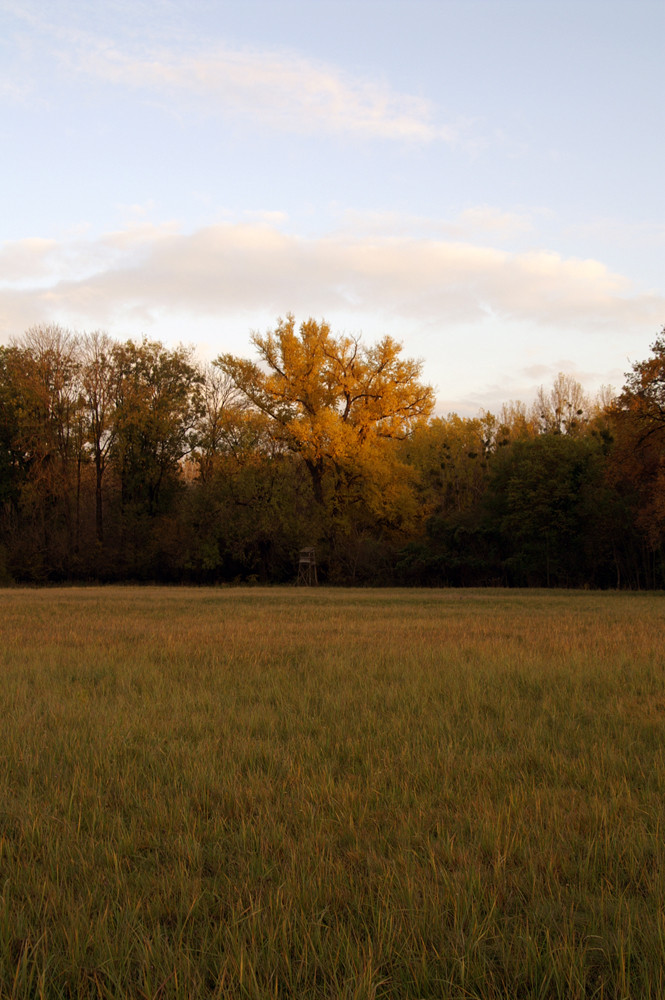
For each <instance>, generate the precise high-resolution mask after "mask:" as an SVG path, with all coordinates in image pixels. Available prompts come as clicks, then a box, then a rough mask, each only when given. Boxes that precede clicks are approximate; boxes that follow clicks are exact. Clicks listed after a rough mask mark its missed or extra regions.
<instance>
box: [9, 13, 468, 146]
mask: <svg viewBox="0 0 665 1000" xmlns="http://www.w3.org/2000/svg"><path fill="white" fill-rule="evenodd" d="M5 8H6V9H7V10H8V12H10V13H11V14H12V15H13V16H14V18H16V19H17V22H18V23H19V24H22V25H25V26H26V28H27V30H29V31H30V32H31V36H30V49H31V52H32V54H31V56H30V59H31V60H32V61H34V60H35V59H36V58H39V57H38V56H36V55H35V51H33V48H34V47H35V46H37V44H38V42H37V39H38V38H41V40H42V41H41V45H42V46H43V49H42V51H43V53H44V54H45V55H46V56H47V58H53V59H55V64H56V66H58V67H59V70H60V72H61V73H62V72H64V73H66V74H69V75H71V74H74V75H83V76H85V77H88V78H89V79H94V80H100V81H103V82H105V83H108V84H111V85H113V86H114V87H121V88H129V89H131V90H133V91H138V92H141V93H143V94H145V95H146V96H149V98H150V99H151V100H152V101H153V102H157V103H160V104H162V105H163V106H165V107H167V108H168V109H169V110H170V111H172V112H175V113H179V112H183V111H191V110H192V109H195V110H196V111H197V112H199V113H204V114H208V115H221V116H233V117H235V118H237V119H239V120H243V121H245V120H247V119H249V120H254V121H255V122H256V121H258V122H260V123H261V125H262V126H264V127H269V128H274V129H277V130H281V131H287V132H295V133H306V134H309V133H315V134H318V133H321V132H324V133H333V134H343V133H347V134H352V135H355V136H359V137H361V138H370V139H387V140H397V141H407V142H419V143H422V142H425V143H427V142H431V141H433V140H443V141H445V142H450V143H453V142H457V141H458V140H460V139H461V138H462V136H463V133H464V132H465V131H466V129H467V125H466V124H465V123H455V124H451V123H442V122H440V121H438V120H437V117H436V109H435V107H434V106H433V104H432V103H431V102H430V101H428V100H426V99H425V98H423V97H419V96H414V95H412V94H406V93H401V92H399V91H396V90H394V89H393V88H392V87H391V86H390V85H389V84H388V83H387V82H385V81H383V80H376V79H371V78H365V77H362V76H358V75H354V74H352V73H348V72H345V71H343V70H342V69H341V68H340V67H339V66H336V65H334V64H329V63H325V62H322V61H316V60H313V59H310V58H308V57H306V56H305V55H303V54H301V53H299V52H294V51H288V50H285V49H260V48H251V47H244V48H241V47H232V46H230V45H228V44H225V43H224V42H213V43H211V42H209V43H207V44H206V45H203V46H202V45H200V44H198V45H197V46H196V47H192V46H191V44H190V46H189V47H188V46H187V44H186V43H184V42H183V43H182V44H180V45H177V44H173V43H172V42H170V43H167V44H161V45H159V44H155V42H154V41H153V42H150V41H148V42H144V43H141V42H138V41H137V40H136V39H133V38H131V35H130V36H128V34H127V33H125V34H124V35H122V36H119V35H118V34H117V32H116V33H115V37H114V38H111V36H107V35H102V34H101V33H99V32H98V33H93V32H85V31H81V30H80V29H78V28H74V27H72V26H63V24H58V23H53V22H51V21H49V19H48V16H44V13H43V11H42V10H40V9H33V10H30V9H29V5H28V7H27V8H26V9H22V8H21V6H17V5H14V4H9V5H7V4H5ZM54 13H55V12H54ZM102 22H103V19H102ZM64 23H65V24H66V23H67V22H66V21H65V22H64ZM70 24H71V22H70ZM149 25H150V22H146V25H145V33H146V34H147V36H148V38H150V35H151V34H152V35H153V37H154V33H153V32H151V31H150V26H149ZM17 37H19V38H20V37H22V36H20V34H19V35H17ZM40 61H42V62H43V57H42V58H40ZM3 89H4V90H6V94H5V96H6V97H8V98H11V97H14V98H15V99H17V100H18V98H19V89H18V85H17V84H15V83H13V82H9V81H8V82H7V83H3V82H2V81H1V80H0V97H1V96H2V93H3ZM21 93H22V92H21Z"/></svg>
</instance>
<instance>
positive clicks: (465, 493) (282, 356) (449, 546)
mask: <svg viewBox="0 0 665 1000" xmlns="http://www.w3.org/2000/svg"><path fill="white" fill-rule="evenodd" d="M251 350H252V353H253V359H247V358H242V357H237V356H234V355H231V354H223V355H220V356H219V357H218V358H216V359H215V360H214V361H213V362H212V363H211V364H205V365H204V364H202V363H200V362H199V361H198V360H197V358H196V356H195V354H194V351H193V349H191V348H187V347H183V346H179V347H177V348H169V347H167V346H165V345H164V344H162V343H160V342H159V341H157V340H148V339H142V340H128V341H126V342H124V343H121V342H119V341H117V340H115V339H113V338H111V337H110V336H109V335H108V334H106V333H104V332H94V333H88V334H82V335H79V334H76V333H74V332H72V331H69V330H66V329H63V328H62V327H59V326H54V325H50V326H46V325H45V326H38V327H34V328H32V329H30V330H28V331H27V332H26V333H25V334H24V335H23V336H22V337H21V338H19V339H17V340H16V341H14V342H13V343H12V344H11V345H9V346H5V347H0V584H3V585H10V584H12V583H17V584H18V583H20V584H46V583H63V582H69V581H71V582H85V581H99V582H130V581H135V582H163V583H197V584H220V583H291V582H294V581H295V579H296V575H297V565H298V552H299V550H300V549H301V548H303V547H306V546H314V547H315V549H316V558H317V564H318V573H319V580H320V581H322V582H326V583H329V584H340V585H342V584H343V585H355V586H370V585H371V586H388V585H401V586H405V585H406V586H409V585H413V586H511V587H585V588H586V587H593V588H631V589H654V588H663V587H664V586H665V558H664V556H665V548H664V543H665V330H663V331H662V333H661V334H660V336H659V337H657V339H656V340H655V342H654V344H653V346H652V349H651V354H650V356H649V357H648V358H647V359H645V360H644V361H641V362H637V363H635V364H634V365H633V366H632V369H631V370H630V371H629V372H628V373H626V381H625V384H624V386H623V388H622V389H621V391H620V392H618V393H614V392H613V391H610V390H607V389H603V390H601V391H600V392H599V393H598V395H597V397H596V398H593V399H591V398H588V397H587V395H586V394H585V393H584V391H583V390H582V387H581V386H580V384H579V383H577V382H576V381H575V380H574V379H573V378H571V377H570V376H567V375H565V374H560V375H559V376H558V377H557V379H556V380H555V382H554V384H553V385H552V386H551V387H545V386H543V387H541V389H540V390H539V391H538V393H537V396H536V399H535V400H533V401H531V402H530V403H524V402H521V401H509V402H507V403H505V404H504V405H503V406H502V408H501V410H500V412H498V413H490V412H486V411H483V412H481V413H480V414H479V415H478V416H477V417H473V418H469V417H461V416H459V415H457V414H455V413H451V414H449V415H447V416H445V417H444V416H437V415H435V412H434V406H435V397H434V391H433V389H432V388H431V387H430V386H428V385H425V384H424V383H423V382H422V378H421V376H422V364H421V363H420V362H418V361H414V360H412V359H408V358H405V357H403V355H402V347H401V345H400V344H399V343H397V342H396V341H394V340H392V339H391V338H390V337H385V338H384V339H383V340H381V341H380V342H379V343H377V344H374V345H366V344H364V343H363V342H362V340H361V339H360V338H357V337H351V336H347V335H337V336H336V335H335V334H334V333H333V332H332V331H331V330H330V328H329V326H328V325H327V324H326V323H325V322H317V321H315V320H312V319H309V320H307V321H305V322H303V323H301V324H300V325H299V326H297V325H296V321H295V319H294V317H293V316H291V315H288V316H287V317H286V319H284V320H278V322H277V323H276V325H275V329H274V330H272V331H270V332H268V333H266V334H265V335H260V334H253V335H252V337H251Z"/></svg>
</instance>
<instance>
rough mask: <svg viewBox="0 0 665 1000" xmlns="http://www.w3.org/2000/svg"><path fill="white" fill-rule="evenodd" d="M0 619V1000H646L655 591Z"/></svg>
mask: <svg viewBox="0 0 665 1000" xmlns="http://www.w3.org/2000/svg"><path fill="white" fill-rule="evenodd" d="M0 615H1V618H0V621H1V622H2V625H1V629H2V648H1V649H0V670H1V686H0V691H1V694H0V697H1V699H2V701H1V704H0V727H1V728H0V733H1V740H0V890H1V891H0V997H3V998H4V997H16V998H27V997H40V996H41V997H49V998H51V997H53V998H56V997H63V998H64V997H72V998H73V997H145V998H158V997H160V998H161V997H163V998H167V997H223V998H235V997H256V998H259V997H313V998H317V997H330V998H333V997H334V998H337V997H348V998H351V997H354V998H365V997H367V998H370V997H376V998H379V997H386V998H388V997H390V998H397V997H400V998H401V997H405V998H406V997H408V998H417V997H437V998H439V997H451V998H463V997H464V998H468V997H478V998H483V1000H492V998H499V997H511V998H512V997H515V998H518V997H524V998H526V997H529V998H530V997H534V998H536V997H539V998H549V997H561V998H572V1000H574V998H583V997H584V998H586V997H598V998H600V997H602V998H617V1000H618V998H620V997H626V998H627V997H662V996H664V995H665V961H664V959H663V956H664V955H665V916H664V913H665V906H664V904H665V864H664V862H665V857H664V854H665V849H664V847H663V830H664V829H665V823H664V822H663V820H664V819H665V796H664V792H665V767H664V761H663V749H664V747H665V742H664V741H663V736H664V733H663V724H664V721H665V684H664V679H665V671H664V669H663V665H664V657H663V652H662V637H663V634H664V624H665V602H664V599H663V597H662V596H661V595H645V594H612V593H604V594H598V593H563V592H526V591H498V590H492V591H482V590H475V591H404V590H400V591H394V590H386V591H371V590H324V589H320V590H315V591H306V590H305V591H304V590H293V589H271V590H264V589H247V590H196V589H158V588H89V589H58V590H5V591H0Z"/></svg>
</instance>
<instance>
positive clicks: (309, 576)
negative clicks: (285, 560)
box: [297, 549, 319, 587]
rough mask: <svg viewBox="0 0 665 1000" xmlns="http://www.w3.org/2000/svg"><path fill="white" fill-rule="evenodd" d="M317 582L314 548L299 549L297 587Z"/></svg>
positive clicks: (308, 585) (313, 584) (309, 585)
mask: <svg viewBox="0 0 665 1000" xmlns="http://www.w3.org/2000/svg"><path fill="white" fill-rule="evenodd" d="M318 582H319V581H318V579H317V576H316V555H315V553H314V549H301V550H300V555H299V557H298V580H297V585H298V586H299V587H315V586H316V585H317V583H318Z"/></svg>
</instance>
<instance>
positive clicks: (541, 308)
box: [0, 222, 665, 337]
mask: <svg viewBox="0 0 665 1000" xmlns="http://www.w3.org/2000/svg"><path fill="white" fill-rule="evenodd" d="M0 268H1V269H2V273H3V274H4V279H5V287H4V290H2V291H0V311H1V312H2V315H3V318H2V320H1V321H2V324H3V327H2V331H1V333H2V335H3V336H5V337H6V336H8V335H9V334H11V333H15V332H17V331H16V329H15V328H14V329H12V327H14V326H15V323H16V322H17V321H19V319H21V318H23V317H24V316H25V313H26V310H29V309H31V310H32V312H33V314H34V319H32V320H31V322H32V321H37V320H41V319H46V318H48V319H58V320H61V319H62V320H66V321H67V322H69V323H72V324H74V325H77V324H81V323H83V324H90V323H92V324H93V325H95V326H98V325H100V324H102V325H109V326H112V325H113V324H114V323H117V322H118V321H120V320H121V319H122V318H123V317H125V318H126V317H127V316H135V317H141V318H142V321H143V322H146V323H150V322H151V317H152V322H156V320H157V317H158V316H159V315H160V314H163V313H164V312H165V311H168V312H170V313H172V314H179V315H182V316H186V317H189V319H190V320H191V321H192V322H196V320H197V319H203V318H209V317H215V316H222V315H224V314H228V313H230V312H239V311H240V312H244V313H247V315H250V316H251V315H252V313H257V312H265V311H267V312H270V313H273V314H274V315H277V314H282V313H284V312H286V311H287V310H290V309H292V310H294V311H295V312H297V313H299V314H308V315H309V314H316V315H321V314H326V315H327V316H329V318H332V317H333V316H334V314H335V313H337V312H344V313H347V314H348V313H353V314H354V315H356V316H357V317H358V324H359V325H361V324H362V322H363V320H364V319H367V318H368V317H372V316H373V317H384V318H386V319H388V318H392V319H395V318H399V319H401V320H402V321H404V322H405V323H416V324H424V325H426V326H429V325H432V326H436V325H440V324H443V323H446V324H450V323H454V324H460V325H463V324H467V323H476V322H479V321H481V320H483V319H486V318H487V317H488V316H491V317H493V319H494V321H495V322H511V323H515V322H519V323H528V324H532V325H535V326H536V327H538V328H539V329H543V330H546V329H551V328H554V327H564V328H565V327H570V328H574V329H576V330H578V331H585V330H586V331H589V330H614V331H618V330H621V329H629V328H630V327H631V326H632V327H633V328H634V327H640V328H643V327H645V326H646V327H650V328H652V329H657V328H658V325H659V322H660V321H661V319H662V315H663V314H664V313H665V299H664V298H663V296H660V295H645V294H640V293H639V292H637V291H635V290H633V289H632V287H631V284H630V282H629V281H628V279H626V278H624V277H622V276H621V275H617V274H613V273H612V272H610V271H609V270H608V269H607V267H606V266H605V265H604V264H602V263H601V262H599V261H595V260H577V259H574V258H563V257H562V256H561V255H559V254H557V253H554V252H551V251H531V252H527V253H510V252H508V251H505V250H498V249H495V248H492V247H487V246H478V245H474V244H472V243H463V242H454V241H445V240H440V239H414V238H407V237H399V238H395V237H392V238H388V237H370V238H367V237H366V238H356V239H353V238H351V237H348V236H346V237H342V236H339V235H338V236H330V237H326V238H320V239H313V238H309V239H306V238H302V237H299V236H296V235H291V234H288V233H285V232H284V231H282V230H281V229H277V228H275V226H274V225H270V224H269V223H267V222H263V223H231V222H227V223H219V224H217V225H213V226H208V227H206V228H204V229H200V230H198V231H196V232H194V233H182V232H179V231H178V229H177V227H176V226H175V224H173V223H172V224H166V225H163V226H153V225H151V224H149V223H141V224H136V225H133V226H131V227H129V228H127V229H125V230H120V231H117V232H113V233H109V234H107V235H105V236H103V237H102V238H100V239H98V240H95V241H82V240H78V241H77V240H72V241H70V242H69V243H67V244H56V243H55V242H54V241H53V240H21V241H18V242H16V243H12V244H5V245H4V246H3V247H2V248H0ZM15 309H18V313H17V314H16V316H15V317H14V318H12V314H13V310H15ZM157 332H158V331H156V333H157Z"/></svg>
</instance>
